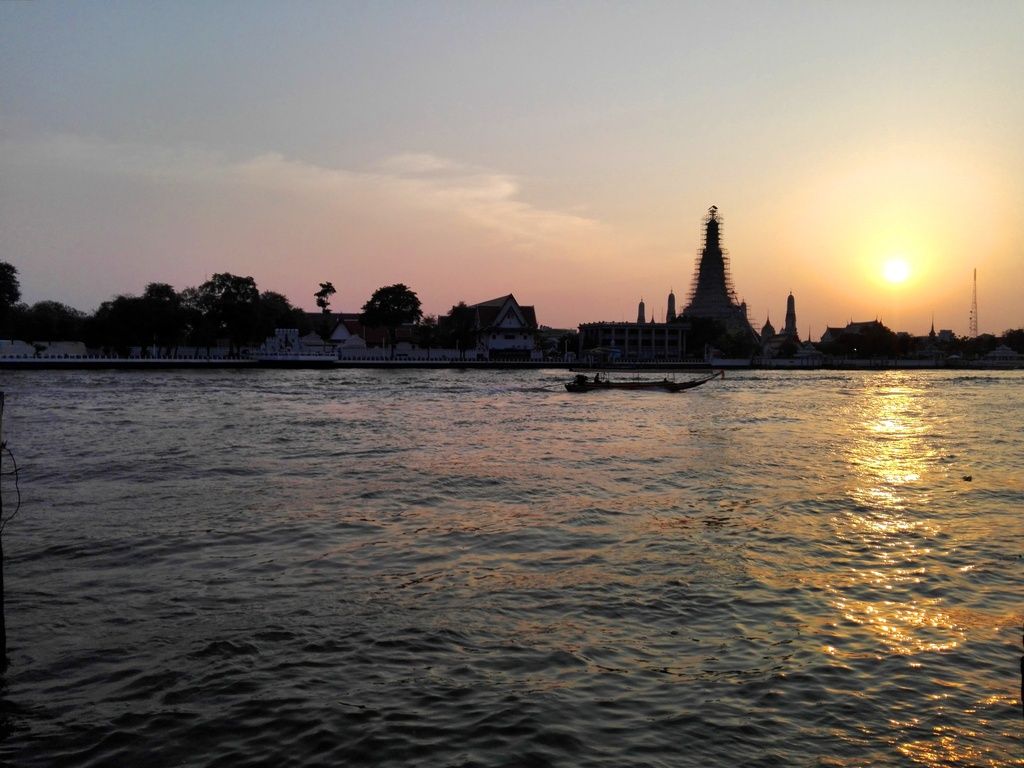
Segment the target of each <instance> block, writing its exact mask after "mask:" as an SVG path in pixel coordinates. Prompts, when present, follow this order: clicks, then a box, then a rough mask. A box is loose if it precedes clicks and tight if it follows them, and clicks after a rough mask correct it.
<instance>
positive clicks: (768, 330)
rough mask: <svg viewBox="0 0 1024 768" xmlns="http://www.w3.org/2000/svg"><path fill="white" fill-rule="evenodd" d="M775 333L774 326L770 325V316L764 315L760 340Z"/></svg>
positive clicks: (765, 339) (766, 339)
mask: <svg viewBox="0 0 1024 768" xmlns="http://www.w3.org/2000/svg"><path fill="white" fill-rule="evenodd" d="M774 335H775V326H774V325H772V319H771V317H765V320H764V326H763V327H762V328H761V341H768V340H769V339H771V337H772V336H774Z"/></svg>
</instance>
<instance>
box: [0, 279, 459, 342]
mask: <svg viewBox="0 0 1024 768" xmlns="http://www.w3.org/2000/svg"><path fill="white" fill-rule="evenodd" d="M336 293H337V290H336V289H335V287H334V285H333V284H332V283H331V282H322V283H320V284H319V288H318V290H316V291H315V292H314V293H313V298H314V301H315V302H316V306H317V308H318V309H319V310H320V312H319V314H320V318H319V320H315V319H313V318H312V317H311V316H310V313H307V312H305V311H303V310H302V309H300V308H298V307H295V306H293V305H292V304H291V302H289V301H288V299H287V298H286V297H285V296H284V295H282V294H280V293H277V292H276V291H260V290H259V288H258V286H257V285H256V281H255V280H254V279H253V278H252V277H248V276H246V277H242V276H239V275H234V274H231V273H230V272H221V273H217V274H214V275H213V276H212V277H210V279H209V280H207V281H206V282H204V283H202V284H201V285H198V286H196V287H190V288H185V289H183V290H181V291H176V290H175V289H174V288H173V287H172V286H171V285H169V284H167V283H149V284H148V285H147V286H146V287H145V289H144V290H143V292H142V295H141V296H134V295H129V294H124V295H120V296H116V297H114V298H113V299H110V300H109V301H104V302H103V303H102V304H100V306H99V307H97V309H96V311H95V312H93V313H91V314H89V313H86V312H82V311H81V310H78V309H75V308H74V307H70V306H68V305H66V304H62V303H60V302H57V301H40V302H37V303H35V304H32V305H28V304H25V303H22V302H21V287H20V283H19V281H18V272H17V269H16V268H15V267H14V266H13V265H11V264H8V263H6V262H0V338H6V339H20V340H22V341H25V342H28V343H30V344H31V343H40V342H53V341H82V342H84V343H85V345H86V346H87V347H88V348H90V349H96V350H100V351H101V352H103V353H104V354H116V355H122V356H126V355H128V354H129V352H130V350H131V349H132V348H133V347H135V348H140V349H150V350H152V351H153V353H154V354H160V355H162V356H172V355H174V353H175V351H176V350H177V349H178V348H179V347H191V348H196V349H206V350H207V351H209V350H210V349H211V348H213V347H215V346H218V345H220V344H221V343H223V342H225V341H226V342H227V344H228V346H229V353H237V352H239V351H240V350H241V349H243V348H245V347H250V346H257V345H259V344H262V343H263V342H264V340H265V339H266V338H267V337H269V336H273V335H274V329H276V328H296V329H298V331H299V335H300V336H305V335H306V334H308V333H311V332H315V333H317V334H319V335H320V337H321V338H323V339H325V340H326V339H328V338H329V337H330V335H331V333H332V332H333V331H334V323H335V321H336V317H335V315H334V314H332V312H331V299H332V297H333V296H334V295H335V294H336ZM359 320H360V322H361V323H362V325H363V326H364V327H367V328H379V329H382V330H383V331H384V333H385V334H386V338H387V340H388V342H389V346H390V347H391V349H392V354H394V347H395V343H396V341H397V333H398V329H399V328H400V327H402V326H403V325H410V324H411V325H414V326H415V328H414V331H413V336H414V337H413V339H412V340H413V341H415V342H416V343H417V344H418V345H419V346H421V347H425V348H428V349H429V348H431V347H434V348H440V347H448V348H452V349H461V350H463V351H465V350H466V349H469V348H472V347H473V346H474V345H475V344H476V328H475V321H476V315H475V311H474V310H473V309H472V308H471V307H469V306H467V305H466V303H465V302H459V303H458V304H456V305H455V306H453V307H452V309H451V311H450V312H449V314H448V315H447V316H444V317H442V318H440V320H439V319H438V318H437V317H436V316H434V315H427V316H424V314H423V311H422V307H421V303H420V299H419V297H418V296H417V295H416V293H415V291H413V290H411V289H410V288H409V287H408V286H406V285H404V284H402V283H397V284H395V285H389V286H384V287H382V288H378V289H377V290H376V291H374V293H373V295H372V296H371V297H370V298H369V300H368V301H367V302H366V303H365V304H364V305H363V307H362V311H361V313H360V314H359Z"/></svg>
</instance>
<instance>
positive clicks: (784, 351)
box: [761, 293, 800, 357]
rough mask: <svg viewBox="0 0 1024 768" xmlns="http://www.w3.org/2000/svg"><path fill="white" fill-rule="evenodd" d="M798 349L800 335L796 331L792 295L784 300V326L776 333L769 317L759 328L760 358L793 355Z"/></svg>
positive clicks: (794, 302)
mask: <svg viewBox="0 0 1024 768" xmlns="http://www.w3.org/2000/svg"><path fill="white" fill-rule="evenodd" d="M799 349H800V335H799V334H798V333H797V330H796V301H795V300H794V299H793V294H792V293H790V294H789V298H787V299H786V325H785V326H784V327H783V329H782V330H781V331H780V332H778V333H776V332H775V327H774V326H773V325H772V321H771V318H770V317H769V318H768V319H767V320H766V321H765V324H764V325H763V326H762V328H761V355H762V357H778V356H779V355H790V354H795V353H796V351H797V350H799Z"/></svg>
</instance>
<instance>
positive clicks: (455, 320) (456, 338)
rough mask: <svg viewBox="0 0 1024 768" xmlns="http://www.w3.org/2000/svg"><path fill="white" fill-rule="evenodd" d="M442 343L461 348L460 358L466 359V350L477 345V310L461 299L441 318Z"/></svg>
mask: <svg viewBox="0 0 1024 768" xmlns="http://www.w3.org/2000/svg"><path fill="white" fill-rule="evenodd" d="M441 329H442V330H441V337H442V343H443V344H445V346H448V347H455V348H456V349H458V350H459V359H460V360H465V359H466V350H467V349H469V348H471V347H473V348H475V347H476V310H475V309H473V308H472V307H469V306H466V302H464V301H460V302H459V303H458V304H456V305H455V306H453V307H452V308H451V309H450V310H449V311H448V314H447V315H446V316H445V317H443V318H442V319H441Z"/></svg>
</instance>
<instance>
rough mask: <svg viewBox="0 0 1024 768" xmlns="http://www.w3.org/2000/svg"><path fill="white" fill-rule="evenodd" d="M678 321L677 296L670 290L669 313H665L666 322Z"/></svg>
mask: <svg viewBox="0 0 1024 768" xmlns="http://www.w3.org/2000/svg"><path fill="white" fill-rule="evenodd" d="M675 319H676V294H675V292H674V291H673V290H672V289H671V288H669V290H668V312H666V313H665V322H666V323H671V322H672V321H673V320H675Z"/></svg>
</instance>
